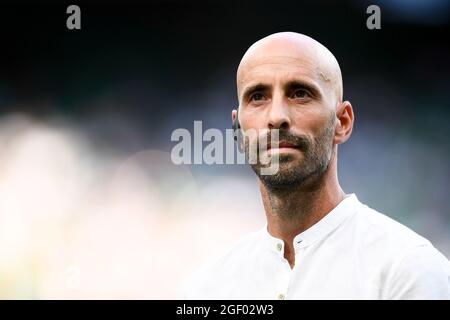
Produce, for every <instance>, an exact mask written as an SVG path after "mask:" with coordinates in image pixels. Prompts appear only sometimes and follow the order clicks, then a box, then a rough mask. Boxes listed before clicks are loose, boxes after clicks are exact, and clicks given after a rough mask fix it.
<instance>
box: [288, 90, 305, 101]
mask: <svg viewBox="0 0 450 320" xmlns="http://www.w3.org/2000/svg"><path fill="white" fill-rule="evenodd" d="M292 97H293V98H297V99H304V98H307V97H309V93H308V91H306V90H297V91H295V92H294V94H293V96H292Z"/></svg>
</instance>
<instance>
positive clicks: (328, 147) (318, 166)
mask: <svg viewBox="0 0 450 320" xmlns="http://www.w3.org/2000/svg"><path fill="white" fill-rule="evenodd" d="M334 124H335V114H334V113H332V114H330V116H329V118H328V120H327V122H326V124H325V126H324V127H323V129H322V131H321V132H320V133H319V134H318V135H317V136H316V137H314V139H310V138H309V137H307V136H305V135H294V134H292V133H291V132H289V131H286V130H281V129H280V130H279V139H280V141H286V142H289V143H292V144H295V145H297V146H298V147H299V150H300V151H301V152H302V154H303V157H301V158H300V159H298V157H295V156H293V155H289V154H284V155H280V157H279V170H278V171H277V173H275V174H273V175H262V174H261V168H263V167H264V166H263V165H261V164H260V163H257V164H251V167H252V169H253V171H254V172H255V173H256V175H257V176H258V177H259V179H260V180H261V182H262V183H263V184H264V185H265V186H266V187H267V188H268V189H269V190H270V189H272V190H280V189H287V188H293V187H306V186H307V185H311V186H314V185H315V184H317V182H318V181H319V180H320V179H321V178H322V177H323V175H324V174H325V172H326V171H327V169H328V165H329V163H330V160H331V152H332V148H333V136H334ZM268 139H270V137H269V138H268ZM269 141H270V140H269ZM245 149H246V152H247V153H248V150H249V147H248V143H246V148H245Z"/></svg>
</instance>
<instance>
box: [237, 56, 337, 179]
mask: <svg viewBox="0 0 450 320" xmlns="http://www.w3.org/2000/svg"><path fill="white" fill-rule="evenodd" d="M331 82H332V81H331V80H330V77H328V76H327V74H326V73H324V72H322V70H321V68H320V66H318V65H317V64H315V63H314V62H311V61H310V60H308V59H307V57H306V58H302V57H293V56H288V55H286V56H283V55H279V54H277V55H273V56H271V55H266V56H264V55H263V56H256V57H254V58H251V59H248V61H246V62H245V63H244V64H243V66H241V67H240V70H239V74H238V95H239V102H240V106H239V119H240V124H241V127H242V128H243V130H244V132H245V130H247V129H256V130H260V129H268V130H269V132H270V130H272V129H279V147H278V148H270V147H269V148H268V150H267V151H263V152H267V154H266V156H268V157H271V156H272V155H273V154H274V153H278V156H279V170H278V172H277V173H276V174H274V175H261V174H260V169H261V167H262V165H261V164H254V165H252V168H253V170H254V171H255V172H256V174H257V175H258V176H259V177H260V179H261V180H262V182H263V183H265V184H266V185H267V186H269V187H273V188H282V187H289V186H292V185H304V184H305V183H307V182H308V181H310V180H311V179H312V178H313V177H318V176H321V175H322V174H323V173H324V172H325V171H326V169H327V167H328V164H329V162H330V159H331V155H332V149H333V138H334V128H335V119H336V103H337V99H336V91H335V88H334V87H333V84H332V83H331ZM252 143H256V141H255V139H253V140H247V141H246V145H245V149H246V150H247V152H248V150H249V144H252Z"/></svg>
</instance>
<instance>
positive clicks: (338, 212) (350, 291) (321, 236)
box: [184, 194, 450, 299]
mask: <svg viewBox="0 0 450 320" xmlns="http://www.w3.org/2000/svg"><path fill="white" fill-rule="evenodd" d="M294 248H295V266H294V268H293V269H291V267H290V265H289V263H288V261H287V260H286V259H285V258H284V244H283V241H282V240H279V239H277V238H275V237H273V236H271V235H270V234H269V233H268V231H267V225H266V226H264V228H262V230H260V231H258V232H255V233H252V234H250V235H248V236H246V237H244V238H243V239H242V240H241V241H239V242H238V244H237V245H236V246H235V247H234V248H233V249H232V250H231V251H230V252H229V253H228V254H226V255H225V256H223V257H221V258H220V259H219V260H216V261H215V262H213V263H210V264H208V265H207V266H205V267H204V268H202V269H200V270H199V271H198V272H196V273H195V274H194V275H193V276H192V277H191V278H190V280H189V281H188V282H187V283H186V287H185V292H184V294H185V298H186V299H450V263H449V261H448V260H447V259H446V258H445V257H444V256H443V255H442V254H441V253H440V252H439V251H438V250H436V249H435V248H434V247H433V246H432V244H431V243H430V242H429V241H428V240H427V239H425V238H423V237H421V236H419V235H418V234H416V233H414V232H413V231H411V230H410V229H408V228H407V227H405V226H403V225H402V224H400V223H398V222H396V221H394V220H392V219H391V218H389V217H387V216H385V215H383V214H381V213H379V212H377V211H375V210H373V209H371V208H369V207H368V206H366V205H364V204H362V203H361V202H359V201H358V199H357V197H356V195H354V194H351V195H349V196H347V197H346V198H345V199H344V200H343V201H342V202H341V203H339V205H338V206H336V207H335V208H334V209H333V210H332V211H331V212H329V213H328V214H327V215H326V216H325V217H324V218H322V219H321V220H320V221H319V222H317V223H316V224H315V225H313V226H312V227H311V228H309V229H308V230H306V231H304V232H302V233H301V234H299V235H297V236H296V237H295V239H294Z"/></svg>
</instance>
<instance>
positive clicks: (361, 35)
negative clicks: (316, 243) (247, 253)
mask: <svg viewBox="0 0 450 320" xmlns="http://www.w3.org/2000/svg"><path fill="white" fill-rule="evenodd" d="M74 3H75V4H78V5H79V6H80V7H81V13H82V22H81V23H82V29H81V30H80V31H69V30H67V29H66V18H67V16H68V15H67V14H66V13H65V12H66V8H67V6H68V5H70V4H72V2H70V3H69V2H67V3H64V1H59V2H54V3H50V2H48V3H44V4H41V5H37V4H32V3H28V2H22V3H20V2H19V3H18V2H14V3H13V2H11V3H2V5H1V7H0V35H1V37H0V41H1V46H0V48H1V51H0V298H3V299H17V298H18V299H48V298H57V299H66V298H75V299H79V298H88V299H91V298H94V299H96V298H106V299H109V298H124V299H133V298H138V299H147V298H149V299H167V298H182V293H181V289H182V285H183V283H184V281H185V279H186V277H187V276H188V275H189V274H190V273H191V272H192V271H193V270H195V269H196V268H197V267H199V266H200V265H201V264H202V263H203V262H204V261H205V260H207V259H209V258H210V257H211V256H213V255H217V254H220V253H222V252H224V250H226V249H227V248H229V247H230V246H231V245H232V244H233V243H234V242H235V241H237V240H238V239H239V238H240V237H241V236H242V235H244V234H245V233H248V232H251V231H254V230H257V229H259V228H261V227H262V226H263V224H264V211H263V208H262V205H261V201H260V197H259V192H258V189H257V181H256V178H255V176H254V175H253V173H252V172H251V170H250V169H249V168H247V167H245V166H242V165H240V166H239V165H230V166H227V165H213V166H208V165H191V166H175V165H173V164H172V163H171V161H170V151H171V148H172V147H173V146H174V145H175V143H174V142H171V141H170V135H171V133H172V131H173V130H175V129H177V128H187V129H189V130H192V128H193V121H194V120H202V121H203V128H204V129H207V128H219V129H221V130H225V129H226V128H229V127H230V126H231V123H230V111H231V109H232V108H234V107H235V106H236V103H237V99H236V94H235V71H236V67H237V64H238V63H239V60H240V58H241V56H242V54H243V53H244V51H245V50H246V48H247V47H248V46H249V45H250V44H252V43H253V42H254V41H256V40H257V39H259V38H261V37H263V36H265V35H268V34H270V33H273V32H278V31H297V32H301V33H305V34H307V35H310V36H312V37H314V38H316V39H317V40H319V41H320V42H322V43H323V44H324V45H326V46H327V47H328V48H329V49H330V50H331V51H332V52H333V53H334V54H335V56H336V57H337V59H338V61H339V62H340V64H341V68H342V71H343V76H344V95H345V98H346V99H348V100H350V101H351V102H352V104H353V106H354V109H355V114H356V126H355V130H354V132H353V135H352V138H351V140H350V141H349V142H348V143H347V144H345V145H343V146H341V147H340V149H339V158H340V161H339V170H340V181H341V184H342V185H343V187H344V189H345V191H346V192H347V193H352V192H355V193H356V194H357V196H358V197H359V199H360V200H361V201H363V202H365V203H367V204H368V205H370V206H372V207H374V208H375V209H377V210H379V211H381V212H384V213H385V214H387V215H388V216H390V217H393V218H394V219H397V220H398V221H400V222H402V223H404V224H405V225H407V226H409V227H411V228H413V229H414V230H415V231H417V232H418V233H420V234H422V235H424V236H425V237H427V238H428V239H430V240H431V241H432V242H433V243H434V245H435V246H436V247H437V248H438V249H439V250H440V251H442V252H443V253H444V254H445V255H446V256H447V257H450V203H449V185H450V170H449V161H448V159H449V156H450V142H449V138H448V137H449V136H450V125H449V118H450V117H449V115H450V103H449V101H450V90H449V89H450V86H449V84H450V78H449V73H450V61H449V53H450V45H449V42H448V39H449V35H450V33H449V12H450V10H449V8H450V6H449V2H448V1H444V0H431V1H426V0H411V1H404V0H393V1H387V0H386V1H371V2H367V1H356V0H355V1H339V2H334V1H308V2H301V1H284V0H280V1H274V2H273V3H269V2H264V1H253V2H245V1H211V2H205V1H195V2H190V1H181V0H168V1H154V2H152V3H151V4H149V3H145V2H136V1H131V2H130V1H127V2H125V1H122V2H103V3H100V2H97V3H95V4H93V3H92V2H90V3H88V2H83V1H75V2H74ZM370 4H378V5H379V6H380V7H381V13H382V19H381V26H382V29H381V30H376V31H370V30H368V29H367V28H366V19H367V17H368V15H367V14H366V8H367V6H368V5H370Z"/></svg>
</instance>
